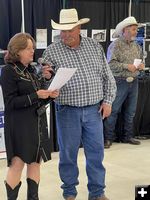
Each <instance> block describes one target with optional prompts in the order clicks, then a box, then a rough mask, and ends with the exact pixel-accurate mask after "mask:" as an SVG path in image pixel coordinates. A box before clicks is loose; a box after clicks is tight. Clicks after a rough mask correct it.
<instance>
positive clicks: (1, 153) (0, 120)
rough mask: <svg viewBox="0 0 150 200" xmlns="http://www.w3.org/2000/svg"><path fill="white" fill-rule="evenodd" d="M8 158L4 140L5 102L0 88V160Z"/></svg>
mask: <svg viewBox="0 0 150 200" xmlns="http://www.w3.org/2000/svg"><path fill="white" fill-rule="evenodd" d="M1 158H6V150H5V139H4V101H3V94H2V88H1V86H0V159H1Z"/></svg>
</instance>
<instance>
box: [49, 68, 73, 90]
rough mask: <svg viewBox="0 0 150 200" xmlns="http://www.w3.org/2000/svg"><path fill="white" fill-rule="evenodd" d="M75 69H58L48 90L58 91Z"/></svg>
mask: <svg viewBox="0 0 150 200" xmlns="http://www.w3.org/2000/svg"><path fill="white" fill-rule="evenodd" d="M76 70H77V68H59V69H58V70H57V72H56V75H55V77H54V79H53V81H52V82H51V84H50V86H49V88H48V90H52V91H54V90H59V89H60V88H61V87H62V86H63V85H65V84H66V83H67V82H68V81H69V80H70V79H71V77H72V76H73V75H74V73H75V72H76Z"/></svg>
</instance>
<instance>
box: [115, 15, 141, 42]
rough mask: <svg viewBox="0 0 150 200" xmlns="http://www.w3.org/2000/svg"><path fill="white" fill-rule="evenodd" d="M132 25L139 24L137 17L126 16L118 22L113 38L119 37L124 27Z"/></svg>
mask: <svg viewBox="0 0 150 200" xmlns="http://www.w3.org/2000/svg"><path fill="white" fill-rule="evenodd" d="M131 25H137V26H138V23H137V21H136V19H135V18H134V17H132V16H131V17H127V18H125V19H124V20H123V21H121V22H120V23H119V24H117V26H116V28H115V32H114V33H113V35H112V37H113V38H116V37H119V36H120V35H121V34H122V32H123V29H124V28H125V27H127V26H131Z"/></svg>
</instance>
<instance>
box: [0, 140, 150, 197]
mask: <svg viewBox="0 0 150 200" xmlns="http://www.w3.org/2000/svg"><path fill="white" fill-rule="evenodd" d="M58 156H59V154H58V153H52V158H53V159H52V160H51V161H49V162H47V163H43V164H42V169H41V182H40V200H62V199H63V198H62V195H61V192H62V191H61V189H60V184H61V182H60V180H59V175H58V170H57V169H58ZM78 163H79V170H80V176H79V180H80V185H79V186H78V188H77V189H78V196H77V200H87V196H88V193H87V188H86V183H87V178H86V173H85V170H84V169H85V160H84V153H83V149H80V152H79V158H78ZM104 166H105V168H106V170H107V173H106V194H107V196H108V197H109V198H110V200H134V199H135V197H134V192H135V185H147V184H150V140H145V141H142V144H141V145H139V146H134V145H129V144H117V143H115V144H114V145H113V146H112V148H110V149H107V150H105V160H104ZM6 170H7V168H6V160H5V159H3V160H0V200H5V199H6V197H5V188H4V184H3V181H4V179H5V175H6ZM22 182H23V183H22V187H21V189H20V193H19V198H18V199H19V200H26V182H25V170H24V172H23V177H22Z"/></svg>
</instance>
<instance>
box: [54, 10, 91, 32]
mask: <svg viewBox="0 0 150 200" xmlns="http://www.w3.org/2000/svg"><path fill="white" fill-rule="evenodd" d="M89 21H90V19H89V18H83V19H80V20H79V19H78V13H77V10H76V9H75V8H72V9H62V10H61V11H60V16H59V23H55V22H54V21H53V20H51V25H52V28H53V29H58V30H71V29H73V28H74V27H75V26H78V25H80V24H85V23H87V22H89Z"/></svg>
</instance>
